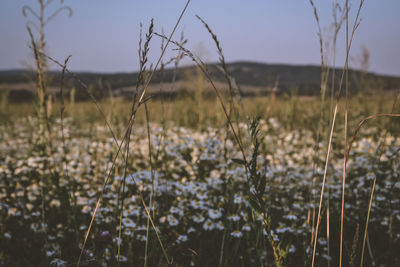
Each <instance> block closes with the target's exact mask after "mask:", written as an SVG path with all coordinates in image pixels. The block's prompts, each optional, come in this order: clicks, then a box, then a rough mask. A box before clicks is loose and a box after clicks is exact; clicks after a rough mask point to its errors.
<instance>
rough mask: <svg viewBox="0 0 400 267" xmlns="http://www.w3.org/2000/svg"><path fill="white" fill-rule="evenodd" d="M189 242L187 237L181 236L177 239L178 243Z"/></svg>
mask: <svg viewBox="0 0 400 267" xmlns="http://www.w3.org/2000/svg"><path fill="white" fill-rule="evenodd" d="M187 240H188V237H187V235H179V236H178V238H177V239H176V242H177V243H183V242H186V241H187Z"/></svg>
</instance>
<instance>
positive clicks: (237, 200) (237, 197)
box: [233, 194, 243, 204]
mask: <svg viewBox="0 0 400 267" xmlns="http://www.w3.org/2000/svg"><path fill="white" fill-rule="evenodd" d="M242 200H243V198H242V196H241V195H238V194H235V196H234V198H233V203H235V204H240V203H242Z"/></svg>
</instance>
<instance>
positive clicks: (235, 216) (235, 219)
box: [228, 214, 240, 222]
mask: <svg viewBox="0 0 400 267" xmlns="http://www.w3.org/2000/svg"><path fill="white" fill-rule="evenodd" d="M228 220H230V221H234V222H237V221H239V220H240V217H239V215H237V214H232V215H230V216H229V217H228Z"/></svg>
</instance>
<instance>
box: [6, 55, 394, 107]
mask: <svg viewBox="0 0 400 267" xmlns="http://www.w3.org/2000/svg"><path fill="white" fill-rule="evenodd" d="M227 66H228V71H229V72H230V74H231V76H232V77H233V78H234V79H235V81H236V82H237V84H238V85H239V86H240V88H241V92H242V94H243V95H244V96H247V95H265V94H268V93H269V92H270V91H271V89H272V88H273V87H274V85H275V84H276V82H278V91H277V93H278V94H282V93H287V94H291V93H294V92H295V93H296V94H298V95H318V94H319V93H320V81H321V68H320V67H319V66H311V65H297V66H294V65H283V64H263V63H254V62H235V63H230V64H228V65H227ZM207 68H208V69H209V71H210V72H211V73H212V75H213V79H214V80H215V81H216V82H217V84H218V87H219V88H221V90H224V89H226V84H225V83H224V81H225V78H224V74H223V73H222V72H221V71H220V69H219V68H218V67H217V65H216V64H209V65H207ZM174 72H175V71H174V69H172V68H167V69H165V70H164V71H162V72H160V71H157V72H156V73H155V75H154V77H153V79H152V83H151V86H150V88H149V92H150V93H152V94H155V95H158V94H159V93H160V84H161V83H162V82H163V85H162V87H163V91H164V92H166V91H167V92H168V93H172V94H176V93H177V92H178V91H179V90H182V89H184V90H185V89H195V88H190V87H191V86H192V85H191V81H189V80H190V78H188V77H195V76H196V75H197V68H196V67H195V66H185V67H180V68H178V69H177V70H176V73H175V75H176V80H175V81H176V83H175V85H172V84H171V81H172V80H173V76H174ZM332 72H333V71H331V73H332ZM335 72H336V78H337V82H339V79H340V76H341V74H342V69H335ZM76 74H77V75H78V77H79V78H80V79H81V80H82V81H83V82H85V83H86V84H87V85H89V87H90V90H91V92H92V93H93V94H95V95H96V96H97V97H102V96H105V95H108V94H109V88H110V89H111V90H112V92H113V93H114V94H117V95H127V94H131V93H132V91H133V90H134V87H135V84H136V80H137V76H138V73H90V72H78V73H76ZM48 77H49V84H48V86H49V90H50V91H52V92H54V93H55V94H56V92H57V91H58V87H59V83H60V72H54V71H52V72H49V73H48ZM34 79H35V74H34V73H32V72H29V71H24V70H8V71H0V88H1V89H2V90H8V91H9V94H10V98H11V99H12V100H22V99H29V98H31V97H33V91H34V90H35V85H34V83H32V82H31V81H34ZM337 84H338V83H337ZM71 87H75V88H77V98H78V99H86V98H87V93H86V92H85V91H84V90H81V88H80V86H79V83H77V82H76V81H75V80H74V79H72V78H71V77H70V76H68V75H67V78H66V88H71ZM206 87H207V88H209V87H210V86H209V85H207V86H206ZM365 87H367V89H368V90H370V91H371V90H377V89H384V90H387V91H389V90H395V89H398V88H400V77H393V76H385V75H378V74H374V73H363V72H360V71H356V70H350V89H351V92H353V93H354V92H357V91H360V90H365V89H366V88H365ZM27 95H29V96H27Z"/></svg>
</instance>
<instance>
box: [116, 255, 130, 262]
mask: <svg viewBox="0 0 400 267" xmlns="http://www.w3.org/2000/svg"><path fill="white" fill-rule="evenodd" d="M115 259H116V260H117V262H126V261H128V258H127V257H125V256H123V255H119V257H118V255H116V256H115Z"/></svg>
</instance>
